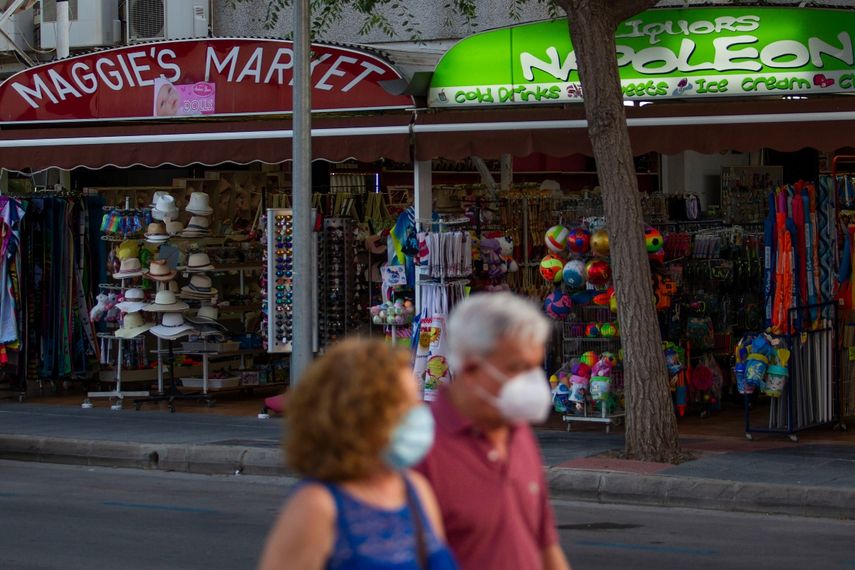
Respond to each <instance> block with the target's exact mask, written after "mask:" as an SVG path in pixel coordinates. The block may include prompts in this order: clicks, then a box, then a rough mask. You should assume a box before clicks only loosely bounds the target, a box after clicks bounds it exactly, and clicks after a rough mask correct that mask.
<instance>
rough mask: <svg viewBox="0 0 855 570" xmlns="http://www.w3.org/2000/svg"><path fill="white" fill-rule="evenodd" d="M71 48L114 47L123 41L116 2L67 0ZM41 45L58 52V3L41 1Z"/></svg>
mask: <svg viewBox="0 0 855 570" xmlns="http://www.w3.org/2000/svg"><path fill="white" fill-rule="evenodd" d="M68 12H69V14H68V17H69V20H70V25H69V30H68V43H69V47H71V48H72V49H74V48H87V47H99V46H112V45H116V44H118V43H119V42H121V41H122V22H121V20H119V3H118V2H117V1H116V0H68ZM38 22H39V45H40V46H41V48H42V49H54V48H56V0H42V2H41V10H40V12H39V16H38Z"/></svg>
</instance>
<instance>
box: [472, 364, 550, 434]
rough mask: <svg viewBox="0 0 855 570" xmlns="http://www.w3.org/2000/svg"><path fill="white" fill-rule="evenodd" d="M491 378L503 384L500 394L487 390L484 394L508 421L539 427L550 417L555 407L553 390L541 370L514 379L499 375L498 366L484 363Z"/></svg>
mask: <svg viewBox="0 0 855 570" xmlns="http://www.w3.org/2000/svg"><path fill="white" fill-rule="evenodd" d="M484 364H485V365H486V368H487V370H488V371H489V372H490V375H491V376H493V378H495V379H496V380H498V381H500V382H502V388H501V389H500V390H499V395H498V397H497V396H493V395H492V394H490V393H489V392H487V391H486V390H483V389H481V393H482V395H483V396H484V398H486V399H487V400H488V401H489V402H490V403H492V404H493V405H494V406H495V407H496V409H497V410H499V412H500V413H501V414H502V417H504V418H505V419H506V420H508V421H511V422H527V423H534V424H539V423H543V422H545V421H546V418H548V417H549V410H550V408H551V407H552V390H551V389H550V387H549V381H548V380H547V379H546V373H545V372H544V371H543V369H542V368H540V367H537V368H532V369H531V370H528V371H526V372H522V373H520V374H517V375H516V376H514V377H513V378H508V377H507V376H506V375H504V374H502V373H501V372H499V371H498V370H497V369H496V367H495V366H493V365H492V364H490V363H489V362H487V361H484Z"/></svg>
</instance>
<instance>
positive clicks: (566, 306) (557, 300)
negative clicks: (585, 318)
mask: <svg viewBox="0 0 855 570" xmlns="http://www.w3.org/2000/svg"><path fill="white" fill-rule="evenodd" d="M572 308H573V302H572V301H571V300H570V296H569V295H568V294H567V293H564V292H563V291H554V292H552V293H550V294H549V295H548V296H547V297H546V299H544V301H543V312H544V313H546V314H547V315H548V316H549V317H551V318H553V319H555V320H556V321H563V320H566V319H567V318H568V317H569V316H570V312H571V310H572Z"/></svg>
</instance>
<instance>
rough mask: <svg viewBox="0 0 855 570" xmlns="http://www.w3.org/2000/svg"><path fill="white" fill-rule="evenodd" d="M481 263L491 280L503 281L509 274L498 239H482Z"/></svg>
mask: <svg viewBox="0 0 855 570" xmlns="http://www.w3.org/2000/svg"><path fill="white" fill-rule="evenodd" d="M481 261H482V263H483V264H484V270H485V271H486V272H487V276H488V277H489V278H490V279H501V278H502V277H504V276H505V274H506V273H507V270H506V267H505V263H504V261H502V245H501V243H499V240H498V239H495V238H482V239H481Z"/></svg>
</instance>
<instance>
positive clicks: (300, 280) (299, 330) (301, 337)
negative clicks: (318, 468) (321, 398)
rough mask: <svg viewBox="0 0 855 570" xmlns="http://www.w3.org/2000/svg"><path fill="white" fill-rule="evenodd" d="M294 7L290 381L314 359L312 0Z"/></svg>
mask: <svg viewBox="0 0 855 570" xmlns="http://www.w3.org/2000/svg"><path fill="white" fill-rule="evenodd" d="M292 5H293V7H294V14H293V15H294V138H293V164H292V166H293V175H292V179H291V192H292V203H291V207H292V210H293V215H294V290H293V291H294V296H293V305H292V306H293V308H294V309H293V318H294V322H293V326H294V329H293V337H292V338H293V339H294V344H293V351H292V353H291V385H292V386H296V385H297V382H298V381H299V378H300V375H301V374H302V373H303V371H304V370H305V369H306V367H307V366H308V365H309V363H310V362H311V360H312V287H313V283H312V217H311V216H312V91H311V79H312V78H311V68H310V65H309V60H310V51H311V37H310V31H309V24H310V21H311V9H310V7H309V0H295V1H294V2H293V4H292Z"/></svg>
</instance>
